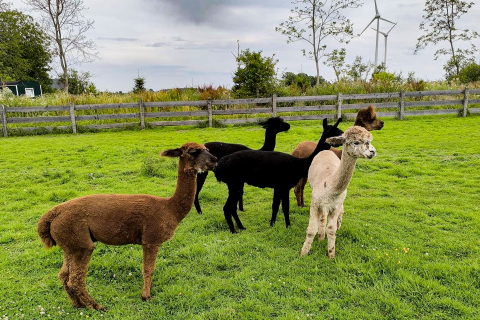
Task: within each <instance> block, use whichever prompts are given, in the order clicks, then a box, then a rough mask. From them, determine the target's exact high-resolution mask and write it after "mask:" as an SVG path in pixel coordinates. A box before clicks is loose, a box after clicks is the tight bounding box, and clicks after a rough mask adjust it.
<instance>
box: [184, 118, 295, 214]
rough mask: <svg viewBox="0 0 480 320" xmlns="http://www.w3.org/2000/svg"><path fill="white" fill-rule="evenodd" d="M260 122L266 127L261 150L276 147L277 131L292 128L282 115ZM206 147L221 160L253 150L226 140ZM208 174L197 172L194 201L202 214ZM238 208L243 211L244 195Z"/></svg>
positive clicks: (270, 149) (208, 143) (211, 143)
mask: <svg viewBox="0 0 480 320" xmlns="http://www.w3.org/2000/svg"><path fill="white" fill-rule="evenodd" d="M259 124H260V125H261V126H262V127H263V128H264V129H265V141H264V143H263V146H262V147H261V148H260V149H259V150H261V151H273V149H275V142H276V137H277V133H279V132H283V131H288V130H289V129H290V125H289V124H288V123H286V122H285V121H284V120H283V119H282V118H280V117H273V118H270V119H268V120H267V121H265V122H260V123H259ZM205 147H206V148H207V149H208V152H210V154H212V155H214V156H215V157H216V158H217V160H220V159H221V158H223V157H225V156H228V155H230V154H232V153H235V152H237V151H241V150H251V149H250V148H248V147H246V146H244V145H241V144H235V143H224V142H207V143H205ZM207 176H208V171H204V172H201V173H198V174H197V192H196V193H195V201H194V202H193V203H194V205H195V209H197V212H198V213H199V214H202V208H201V207H200V202H199V201H198V194H199V193H200V191H201V190H202V187H203V184H204V183H205V180H206V179H207ZM242 194H243V186H242ZM238 208H239V209H240V210H241V211H243V197H240V199H239V204H238Z"/></svg>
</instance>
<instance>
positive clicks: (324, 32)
mask: <svg viewBox="0 0 480 320" xmlns="http://www.w3.org/2000/svg"><path fill="white" fill-rule="evenodd" d="M292 4H294V5H297V4H300V6H295V8H294V9H292V10H291V13H292V16H290V17H288V20H287V21H285V22H282V23H280V26H279V27H276V28H275V30H276V31H277V32H280V33H281V34H283V35H286V36H287V38H288V40H287V43H291V42H296V41H300V40H302V41H305V42H307V44H309V45H310V48H311V50H309V51H308V52H307V50H306V49H303V50H302V52H303V55H304V56H306V57H307V58H309V59H310V60H314V61H315V66H316V68H317V85H318V84H319V83H320V69H319V62H320V59H321V58H322V57H323V56H324V55H325V50H326V49H327V45H325V44H323V43H324V42H325V40H326V39H327V38H329V37H333V38H334V39H336V40H337V41H339V42H341V43H342V42H346V43H348V39H349V37H351V36H353V24H352V23H351V22H350V20H349V19H347V18H346V17H345V16H343V15H341V14H340V11H341V10H344V9H347V8H358V7H360V6H361V5H362V3H361V2H360V0H293V1H292ZM304 26H306V28H307V29H308V31H307V30H305V29H304Z"/></svg>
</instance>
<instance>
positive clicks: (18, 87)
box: [5, 80, 42, 98]
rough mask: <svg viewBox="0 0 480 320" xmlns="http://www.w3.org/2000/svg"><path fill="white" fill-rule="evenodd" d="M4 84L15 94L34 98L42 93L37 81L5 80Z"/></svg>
mask: <svg viewBox="0 0 480 320" xmlns="http://www.w3.org/2000/svg"><path fill="white" fill-rule="evenodd" d="M5 86H6V87H7V88H8V89H10V90H11V91H12V92H13V94H14V95H16V96H21V95H26V96H27V97H30V98H35V97H38V96H41V95H42V86H41V85H40V83H38V82H37V81H22V80H20V81H7V82H5Z"/></svg>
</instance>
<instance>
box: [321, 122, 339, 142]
mask: <svg viewBox="0 0 480 320" xmlns="http://www.w3.org/2000/svg"><path fill="white" fill-rule="evenodd" d="M340 122H342V118H339V119H338V120H337V122H335V124H334V125H329V124H328V122H327V118H325V119H323V123H322V126H323V133H322V138H324V139H326V138H329V137H336V136H340V135H342V134H343V131H342V130H341V129H339V128H338V124H339V123H340Z"/></svg>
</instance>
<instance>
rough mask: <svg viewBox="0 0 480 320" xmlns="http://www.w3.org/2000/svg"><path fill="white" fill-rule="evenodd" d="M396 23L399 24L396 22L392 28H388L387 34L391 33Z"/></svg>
mask: <svg viewBox="0 0 480 320" xmlns="http://www.w3.org/2000/svg"><path fill="white" fill-rule="evenodd" d="M396 25H397V24H396V23H395V24H394V25H393V26H392V27H391V28H390V30H388V32H387V35H388V34H389V33H390V31H392V29H393V27H395V26H396Z"/></svg>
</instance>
